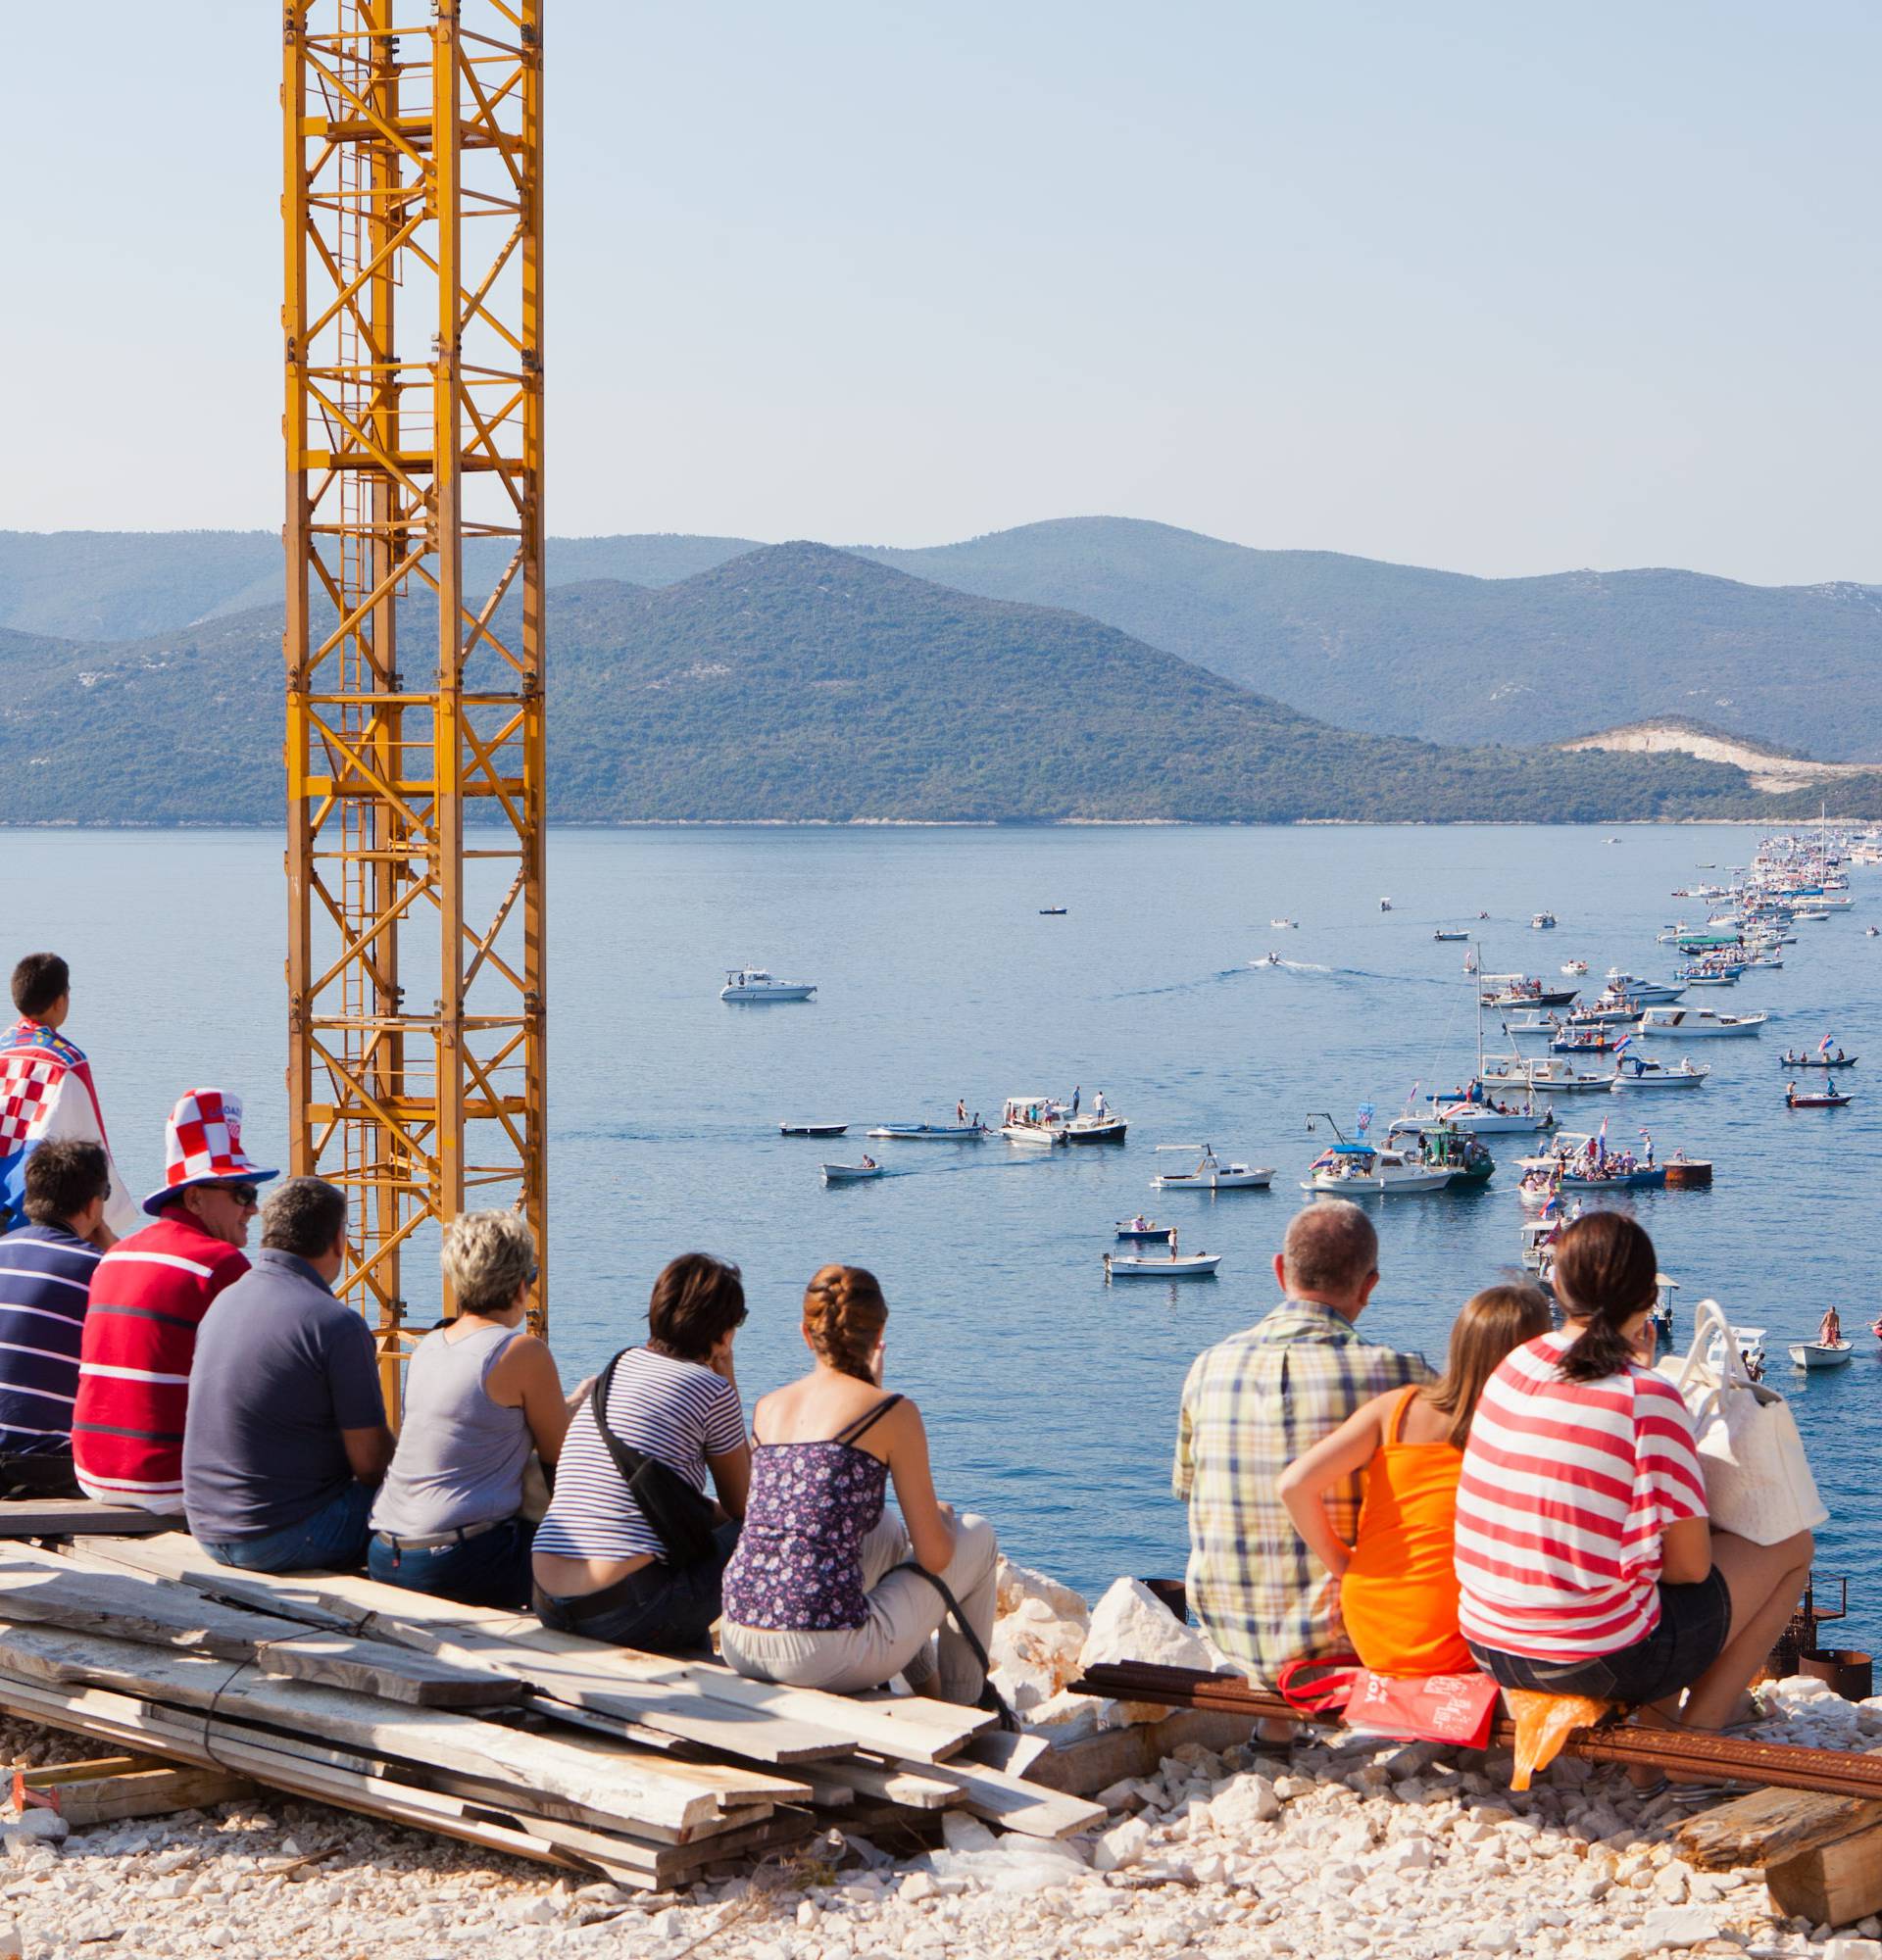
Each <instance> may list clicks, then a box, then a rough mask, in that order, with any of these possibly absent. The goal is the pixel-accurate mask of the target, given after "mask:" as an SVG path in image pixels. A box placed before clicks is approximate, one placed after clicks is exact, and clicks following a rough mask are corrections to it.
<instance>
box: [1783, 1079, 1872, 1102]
mask: <svg viewBox="0 0 1882 1960" xmlns="http://www.w3.org/2000/svg"><path fill="white" fill-rule="evenodd" d="M1855 1101H1856V1098H1855V1097H1854V1096H1853V1095H1851V1094H1850V1092H1849V1091H1848V1090H1846V1089H1839V1088H1838V1087H1837V1086H1836V1084H1835V1083H1834V1082H1826V1083H1825V1084H1824V1085H1823V1087H1822V1088H1821V1089H1819V1090H1807V1091H1806V1092H1805V1093H1804V1094H1803V1095H1802V1096H1800V1095H1799V1094H1798V1093H1797V1084H1796V1083H1795V1082H1793V1083H1791V1084H1790V1085H1789V1086H1788V1087H1787V1088H1786V1089H1785V1091H1784V1106H1785V1108H1787V1109H1841V1108H1842V1107H1843V1106H1844V1105H1845V1104H1846V1103H1854V1102H1855Z"/></svg>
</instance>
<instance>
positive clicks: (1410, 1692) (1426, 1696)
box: [1276, 1654, 1499, 1749]
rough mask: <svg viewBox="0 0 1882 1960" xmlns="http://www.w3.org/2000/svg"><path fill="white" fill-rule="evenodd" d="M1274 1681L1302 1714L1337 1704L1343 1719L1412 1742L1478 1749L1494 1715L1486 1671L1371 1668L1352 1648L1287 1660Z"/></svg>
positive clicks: (1494, 1691) (1493, 1689)
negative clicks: (1402, 1672)
mask: <svg viewBox="0 0 1882 1960" xmlns="http://www.w3.org/2000/svg"><path fill="white" fill-rule="evenodd" d="M1276 1686H1277V1687H1278V1688H1279V1689H1280V1691H1281V1695H1282V1698H1283V1699H1284V1700H1285V1701H1287V1703H1288V1704H1289V1705H1290V1706H1291V1707H1294V1708H1298V1709H1299V1710H1300V1711H1301V1713H1302V1714H1303V1715H1321V1714H1328V1713H1331V1712H1332V1711H1334V1710H1336V1709H1341V1708H1343V1709H1344V1710H1345V1712H1346V1725H1347V1727H1348V1728H1349V1729H1356V1730H1358V1731H1359V1732H1360V1733H1361V1734H1362V1735H1366V1736H1396V1737H1399V1738H1401V1739H1403V1740H1406V1741H1412V1742H1455V1743H1458V1744H1460V1745H1461V1747H1463V1748H1467V1749H1481V1748H1482V1747H1483V1746H1484V1745H1485V1744H1486V1743H1487V1742H1488V1741H1489V1740H1490V1725H1491V1724H1492V1722H1494V1721H1495V1720H1496V1714H1497V1697H1498V1693H1499V1690H1498V1688H1497V1684H1496V1683H1495V1682H1494V1681H1492V1680H1491V1679H1490V1677H1489V1676H1488V1675H1487V1674H1480V1673H1478V1672H1477V1671H1476V1670H1474V1669H1472V1670H1471V1671H1470V1672H1469V1673H1468V1674H1430V1675H1389V1674H1373V1673H1372V1672H1371V1671H1370V1670H1369V1669H1367V1668H1363V1667H1362V1666H1361V1665H1360V1661H1359V1656H1358V1655H1357V1654H1340V1655H1336V1656H1334V1657H1333V1658H1332V1659H1329V1660H1291V1661H1289V1662H1287V1664H1286V1665H1285V1666H1284V1667H1283V1668H1282V1669H1281V1671H1280V1674H1279V1677H1278V1679H1277V1681H1276Z"/></svg>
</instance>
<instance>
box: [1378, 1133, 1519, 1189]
mask: <svg viewBox="0 0 1882 1960" xmlns="http://www.w3.org/2000/svg"><path fill="white" fill-rule="evenodd" d="M1392 1129H1393V1132H1394V1133H1395V1134H1399V1135H1406V1134H1412V1133H1410V1132H1406V1131H1402V1130H1401V1129H1400V1126H1399V1125H1398V1124H1397V1123H1395V1124H1393V1126H1392ZM1415 1135H1416V1136H1417V1139H1418V1161H1419V1162H1420V1163H1421V1164H1424V1165H1426V1166H1428V1167H1430V1168H1432V1169H1437V1170H1448V1171H1449V1172H1450V1173H1451V1178H1450V1182H1449V1183H1448V1184H1447V1185H1446V1186H1445V1189H1446V1190H1447V1191H1481V1190H1482V1189H1483V1187H1484V1186H1485V1185H1486V1184H1488V1183H1489V1182H1490V1180H1491V1179H1492V1178H1493V1177H1495V1176H1496V1174H1497V1160H1496V1158H1495V1157H1493V1156H1492V1155H1491V1154H1490V1147H1489V1145H1487V1144H1480V1143H1478V1142H1477V1140H1476V1138H1475V1137H1473V1136H1471V1135H1470V1134H1469V1133H1468V1132H1466V1131H1464V1130H1462V1129H1461V1128H1459V1126H1458V1125H1457V1124H1455V1123H1452V1122H1449V1121H1444V1122H1437V1123H1427V1124H1425V1125H1424V1126H1423V1127H1421V1128H1419V1129H1418V1130H1417V1131H1416V1132H1415Z"/></svg>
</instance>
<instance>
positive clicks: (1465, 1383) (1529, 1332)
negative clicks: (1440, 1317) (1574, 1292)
mask: <svg viewBox="0 0 1882 1960" xmlns="http://www.w3.org/2000/svg"><path fill="white" fill-rule="evenodd" d="M1554 1318H1555V1316H1554V1314H1552V1313H1551V1311H1550V1309H1549V1297H1548V1295H1547V1294H1545V1293H1544V1292H1543V1291H1542V1289H1541V1288H1540V1287H1533V1286H1529V1285H1526V1284H1525V1285H1521V1286H1493V1287H1485V1288H1484V1290H1483V1291H1482V1292H1481V1293H1478V1294H1472V1295H1471V1296H1470V1298H1469V1299H1466V1300H1465V1301H1464V1303H1463V1310H1462V1311H1461V1313H1460V1314H1459V1315H1458V1317H1457V1319H1456V1320H1455V1321H1454V1322H1453V1323H1452V1326H1451V1351H1450V1353H1449V1355H1448V1356H1447V1357H1446V1359H1445V1364H1444V1373H1443V1374H1442V1375H1441V1376H1440V1377H1439V1378H1438V1379H1437V1380H1436V1381H1435V1382H1433V1383H1432V1384H1431V1386H1430V1387H1429V1388H1428V1389H1421V1390H1420V1391H1419V1394H1421V1395H1422V1396H1423V1397H1424V1399H1425V1400H1426V1401H1427V1402H1428V1403H1429V1404H1430V1405H1431V1407H1433V1408H1434V1409H1436V1410H1437V1411H1438V1413H1439V1414H1440V1415H1448V1416H1449V1417H1450V1418H1451V1427H1450V1429H1449V1431H1448V1432H1447V1433H1446V1435H1445V1439H1444V1440H1445V1442H1447V1443H1448V1444H1450V1445H1451V1446H1452V1447H1453V1448H1454V1449H1461V1448H1462V1447H1463V1446H1464V1445H1465V1443H1467V1442H1468V1441H1469V1439H1470V1418H1471V1417H1472V1416H1473V1415H1475V1414H1476V1412H1477V1402H1478V1399H1479V1397H1481V1396H1482V1394H1483V1390H1484V1384H1485V1383H1486V1382H1488V1381H1489V1379H1490V1377H1491V1376H1492V1375H1494V1374H1495V1373H1496V1372H1497V1368H1498V1365H1499V1364H1500V1363H1501V1362H1502V1361H1503V1360H1504V1359H1505V1358H1506V1357H1507V1356H1509V1355H1511V1354H1512V1353H1514V1351H1515V1350H1516V1349H1517V1348H1520V1347H1521V1346H1522V1345H1523V1343H1524V1342H1525V1341H1533V1340H1535V1339H1536V1338H1537V1336H1538V1335H1542V1334H1547V1333H1548V1332H1549V1329H1550V1326H1551V1324H1552V1323H1553V1321H1554Z"/></svg>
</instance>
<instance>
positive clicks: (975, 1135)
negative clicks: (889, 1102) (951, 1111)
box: [864, 1123, 993, 1144]
mask: <svg viewBox="0 0 1882 1960" xmlns="http://www.w3.org/2000/svg"><path fill="white" fill-rule="evenodd" d="M864 1134H865V1135H866V1136H869V1137H880V1138H881V1139H882V1140H883V1141H884V1142H885V1143H895V1144H977V1143H978V1142H980V1140H981V1139H982V1138H983V1137H990V1136H992V1135H993V1132H992V1131H991V1130H990V1129H988V1128H987V1126H986V1125H985V1124H984V1123H878V1124H877V1125H876V1126H875V1128H874V1129H873V1130H867V1131H865V1132H864Z"/></svg>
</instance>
